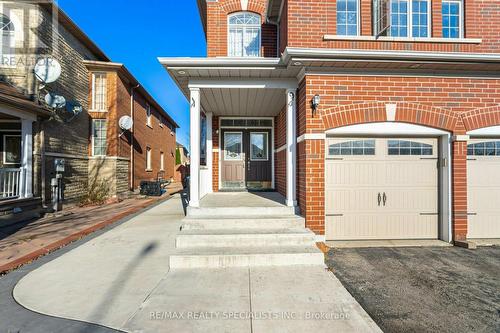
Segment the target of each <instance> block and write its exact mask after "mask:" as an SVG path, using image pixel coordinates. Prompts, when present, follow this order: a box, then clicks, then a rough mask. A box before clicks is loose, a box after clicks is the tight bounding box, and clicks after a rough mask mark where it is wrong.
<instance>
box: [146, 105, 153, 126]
mask: <svg viewBox="0 0 500 333" xmlns="http://www.w3.org/2000/svg"><path fill="white" fill-rule="evenodd" d="M146 125H148V126H149V127H152V126H151V105H149V104H146Z"/></svg>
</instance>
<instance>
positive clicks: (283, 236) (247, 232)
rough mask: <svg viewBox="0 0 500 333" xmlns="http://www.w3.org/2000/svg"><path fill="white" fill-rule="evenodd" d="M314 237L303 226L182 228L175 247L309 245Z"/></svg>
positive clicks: (312, 242) (312, 243)
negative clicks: (277, 227) (281, 227)
mask: <svg viewBox="0 0 500 333" xmlns="http://www.w3.org/2000/svg"><path fill="white" fill-rule="evenodd" d="M314 238H315V236H314V233H313V232H311V231H310V230H308V229H305V228H298V229H236V230H233V229H222V230H218V229H211V230H210V229H209V230H184V231H182V232H181V233H180V234H179V235H177V238H176V247H177V248H187V247H237V246H242V247H252V246H310V245H314V243H315V242H314Z"/></svg>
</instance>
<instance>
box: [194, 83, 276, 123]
mask: <svg viewBox="0 0 500 333" xmlns="http://www.w3.org/2000/svg"><path fill="white" fill-rule="evenodd" d="M285 98H286V96H285V90H284V89H272V88H267V89H219V88H210V89H201V105H202V108H203V110H204V111H206V112H213V114H214V115H218V116H241V117H270V116H276V115H277V114H278V113H279V112H280V111H281V110H282V109H283V107H284V106H285Z"/></svg>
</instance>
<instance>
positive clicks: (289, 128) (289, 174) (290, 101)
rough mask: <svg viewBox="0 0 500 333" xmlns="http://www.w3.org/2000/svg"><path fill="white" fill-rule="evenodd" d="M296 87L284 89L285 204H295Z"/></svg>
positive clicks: (293, 205) (292, 205)
mask: <svg viewBox="0 0 500 333" xmlns="http://www.w3.org/2000/svg"><path fill="white" fill-rule="evenodd" d="M296 92H297V89H287V90H286V104H287V110H286V205H287V206H290V207H295V206H297V197H296V181H297V179H296V177H297V172H296V170H297V126H296V119H297V101H296V100H295V97H296Z"/></svg>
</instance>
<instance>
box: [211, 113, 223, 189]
mask: <svg viewBox="0 0 500 333" xmlns="http://www.w3.org/2000/svg"><path fill="white" fill-rule="evenodd" d="M218 132H219V117H217V116H213V117H212V148H213V160H212V169H213V170H212V185H213V190H214V192H219V151H220V149H221V147H220V145H219V133H218Z"/></svg>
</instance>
